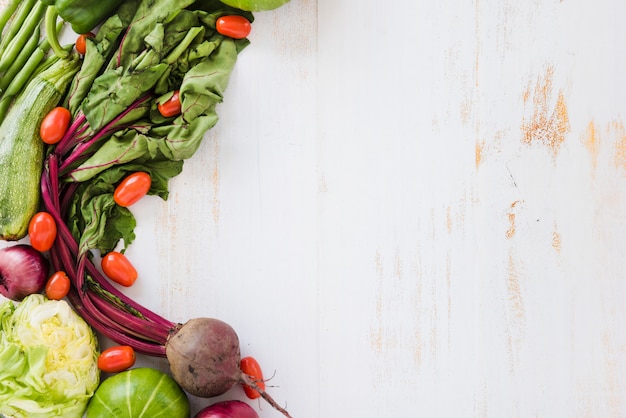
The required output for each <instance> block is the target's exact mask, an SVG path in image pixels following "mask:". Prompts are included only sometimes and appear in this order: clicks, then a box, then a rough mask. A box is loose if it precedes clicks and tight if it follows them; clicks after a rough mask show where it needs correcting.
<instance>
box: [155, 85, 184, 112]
mask: <svg viewBox="0 0 626 418" xmlns="http://www.w3.org/2000/svg"><path fill="white" fill-rule="evenodd" d="M157 109H158V110H159V113H160V114H161V115H162V116H163V117H164V118H171V117H172V116H176V115H180V112H181V111H182V104H181V102H180V91H178V90H175V91H174V94H172V97H170V98H169V99H168V100H167V101H165V102H163V103H157Z"/></svg>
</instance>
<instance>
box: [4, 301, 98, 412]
mask: <svg viewBox="0 0 626 418" xmlns="http://www.w3.org/2000/svg"><path fill="white" fill-rule="evenodd" d="M97 356H98V349H97V340H96V338H95V335H94V333H93V331H92V330H91V328H90V327H89V325H87V323H85V321H84V320H83V319H82V318H81V317H79V316H78V315H77V314H76V313H75V312H74V311H73V310H72V308H71V307H70V306H69V305H68V303H67V302H65V301H53V300H48V299H46V298H45V297H44V296H43V295H40V294H34V295H30V296H27V297H26V298H25V299H24V300H23V301H22V302H20V303H19V304H17V305H16V304H14V303H13V302H10V301H8V302H5V303H3V304H0V364H1V365H2V367H0V414H5V415H7V416H12V417H16V418H19V417H31V418H33V417H34V418H43V417H51V416H63V417H70V418H71V417H81V416H82V415H83V413H84V411H85V408H86V407H87V403H88V402H89V399H90V398H91V396H92V395H93V393H94V391H95V390H96V388H97V386H98V383H99V379H100V374H99V371H98V367H97Z"/></svg>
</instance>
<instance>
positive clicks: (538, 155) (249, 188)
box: [105, 0, 626, 418]
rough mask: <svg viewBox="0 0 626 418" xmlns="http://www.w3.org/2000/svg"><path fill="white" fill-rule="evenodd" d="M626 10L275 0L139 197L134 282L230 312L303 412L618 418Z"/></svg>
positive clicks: (625, 400)
mask: <svg viewBox="0 0 626 418" xmlns="http://www.w3.org/2000/svg"><path fill="white" fill-rule="evenodd" d="M625 18H626V3H624V2H623V1H618V0H596V1H593V2H591V1H587V2H582V1H574V0H560V1H559V0H532V1H519V0H517V1H513V0H474V1H449V2H433V1H428V2H427V1H415V0H398V1H394V2H363V1H356V0H341V1H338V0H317V1H316V0H292V1H291V3H289V4H288V5H286V6H284V7H282V8H280V9H278V10H275V11H272V12H264V13H258V14H257V17H256V21H255V23H254V25H253V33H252V35H251V41H252V44H251V45H250V47H249V48H248V49H247V50H245V51H244V52H243V53H242V55H241V58H240V60H239V62H238V65H237V68H236V70H235V72H234V74H233V77H232V79H231V83H230V86H229V88H228V91H227V94H226V100H225V102H224V103H223V104H222V105H221V106H220V109H219V114H220V118H221V119H220V122H219V123H218V125H217V126H216V127H215V128H214V129H213V130H212V131H211V132H210V133H208V135H207V137H206V140H205V142H204V143H203V145H202V146H201V148H200V150H199V151H198V154H196V156H194V158H192V159H191V160H189V161H188V162H187V163H186V165H185V168H184V171H183V173H182V174H181V175H180V176H179V177H177V178H175V179H174V180H173V181H172V183H171V196H170V199H169V200H168V201H167V202H162V201H160V200H158V199H156V198H154V199H147V200H145V201H143V202H141V204H140V205H138V206H137V208H136V209H133V210H135V211H136V213H137V217H138V221H139V225H138V228H137V235H138V238H137V241H136V242H135V243H134V244H133V246H132V247H131V249H130V250H129V251H128V253H127V254H128V255H129V257H132V258H133V259H134V260H136V263H137V265H138V268H139V271H140V275H141V277H140V279H139V280H138V281H137V283H136V285H135V286H134V287H133V288H132V289H130V290H129V292H131V294H133V295H135V296H136V298H137V299H138V300H140V301H141V302H143V303H144V304H146V305H148V306H150V307H152V308H153V309H155V310H157V311H159V312H160V313H162V314H164V315H166V316H168V317H170V318H172V319H175V320H177V321H185V320H186V319H188V318H190V317H194V316H215V317H218V318H221V319H223V320H225V321H227V322H229V323H230V324H231V325H233V327H234V328H235V329H236V330H237V331H238V333H239V335H240V338H241V342H242V354H244V355H248V354H250V355H254V356H255V357H257V358H258V359H259V360H260V361H261V363H262V365H263V366H264V368H265V373H266V375H267V376H273V377H272V379H271V380H270V381H269V385H270V386H273V387H271V388H270V390H271V393H272V394H273V395H274V397H275V399H276V400H277V401H278V402H279V403H281V404H285V405H286V406H287V408H288V409H289V410H290V411H291V412H292V415H293V416H294V417H297V418H315V417H359V416H361V417H381V416H382V417H416V416H429V417H494V418H495V417H504V416H506V417H531V416H532V417H568V418H569V417H581V418H582V417H585V418H586V417H624V416H626V378H625V376H626V331H625V330H626V277H625V263H626V246H625V245H624V237H625V235H626V215H625V214H624V212H625V210H626V128H625V127H624V120H623V118H624V116H625V115H626V98H625V94H624V93H625V92H626V46H625V45H626V43H625V39H626V25H624V20H625ZM105 344H106V342H105ZM142 361H143V362H146V363H149V364H156V365H157V366H160V364H159V363H158V362H156V363H154V362H152V361H151V360H144V359H142ZM224 398H240V399H245V398H244V396H243V392H242V391H241V390H240V389H239V388H237V389H233V390H232V391H231V392H230V393H229V394H227V396H225V397H224ZM208 403H209V401H207V400H199V399H194V400H193V404H194V408H195V410H197V409H199V408H200V407H202V406H204V405H206V404H208ZM252 404H253V405H254V406H255V407H257V408H259V410H260V411H261V416H262V417H266V418H269V417H278V416H280V415H279V414H278V413H277V412H275V411H273V410H271V408H270V407H269V406H268V405H265V404H257V403H256V402H252Z"/></svg>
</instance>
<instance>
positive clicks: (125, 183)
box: [113, 171, 152, 207]
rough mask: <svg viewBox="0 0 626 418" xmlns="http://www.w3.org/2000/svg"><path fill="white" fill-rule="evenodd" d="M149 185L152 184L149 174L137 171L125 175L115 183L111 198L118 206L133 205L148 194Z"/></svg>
mask: <svg viewBox="0 0 626 418" xmlns="http://www.w3.org/2000/svg"><path fill="white" fill-rule="evenodd" d="M150 186H152V179H151V178H150V174H148V173H144V172H143V171H137V172H135V173H132V174H130V175H128V176H126V178H125V179H124V180H122V182H121V183H120V184H118V185H117V187H116V188H115V191H114V192H113V200H115V203H117V204H118V205H120V206H124V207H127V206H130V205H133V204H135V203H137V202H138V201H139V199H141V198H142V197H144V196H145V195H146V194H148V191H149V190H150Z"/></svg>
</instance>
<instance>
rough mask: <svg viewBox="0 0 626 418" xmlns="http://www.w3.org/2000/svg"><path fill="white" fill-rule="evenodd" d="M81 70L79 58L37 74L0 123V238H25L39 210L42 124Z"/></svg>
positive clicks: (69, 57)
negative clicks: (40, 129) (31, 221)
mask: <svg viewBox="0 0 626 418" xmlns="http://www.w3.org/2000/svg"><path fill="white" fill-rule="evenodd" d="M79 68H80V61H79V58H78V55H77V54H71V55H70V56H68V57H67V58H64V59H59V60H58V61H57V62H55V63H54V64H53V65H52V66H50V67H49V68H48V69H46V70H45V71H43V72H41V73H39V74H37V75H36V76H35V77H33V79H32V80H31V81H30V82H29V83H28V85H27V86H26V88H25V89H24V90H23V92H22V93H21V94H20V95H19V96H18V97H17V99H16V100H15V103H14V104H13V106H12V107H11V108H10V109H9V111H8V113H7V115H6V117H5V118H4V120H3V121H2V124H0V239H2V240H6V241H16V240H19V239H22V238H24V237H25V236H26V234H27V232H28V223H29V222H30V218H32V217H33V215H34V214H35V213H36V212H37V210H38V209H39V204H40V199H41V189H40V185H41V173H42V170H43V159H44V152H45V150H44V144H43V142H42V141H41V137H40V136H39V126H40V125H41V121H42V120H43V118H44V117H45V115H47V114H48V112H50V111H51V110H52V109H53V108H54V107H55V106H57V104H58V103H59V102H60V101H61V99H62V98H63V96H64V94H65V91H66V90H67V88H68V87H69V84H70V82H71V80H72V78H73V77H74V74H76V72H77V71H78V69H79Z"/></svg>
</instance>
